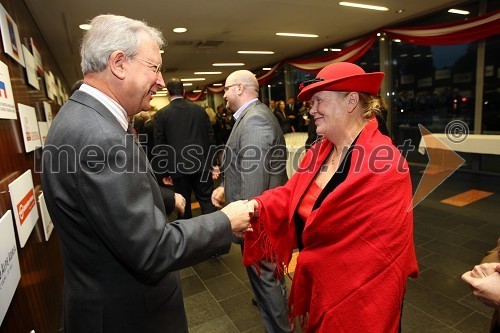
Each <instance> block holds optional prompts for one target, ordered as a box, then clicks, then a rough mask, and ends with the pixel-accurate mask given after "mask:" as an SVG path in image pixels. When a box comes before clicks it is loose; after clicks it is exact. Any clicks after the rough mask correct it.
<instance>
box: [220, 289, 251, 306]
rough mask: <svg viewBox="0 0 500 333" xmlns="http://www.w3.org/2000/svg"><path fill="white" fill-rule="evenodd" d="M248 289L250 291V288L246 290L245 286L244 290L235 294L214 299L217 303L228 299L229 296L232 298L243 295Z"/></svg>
mask: <svg viewBox="0 0 500 333" xmlns="http://www.w3.org/2000/svg"><path fill="white" fill-rule="evenodd" d="M245 288H246V286H245ZM249 291H250V290H248V288H247V290H245V291H242V292H240V293H237V294H234V295H231V296H229V297H226V298H224V299H221V300H217V299H215V301H216V302H217V303H220V302H224V301H226V300H228V299H230V298H233V297H236V296H240V295H243V294H244V293H246V292H249Z"/></svg>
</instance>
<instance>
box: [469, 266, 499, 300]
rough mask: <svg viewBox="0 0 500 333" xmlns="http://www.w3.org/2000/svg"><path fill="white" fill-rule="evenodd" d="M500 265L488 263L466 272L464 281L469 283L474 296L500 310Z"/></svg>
mask: <svg viewBox="0 0 500 333" xmlns="http://www.w3.org/2000/svg"><path fill="white" fill-rule="evenodd" d="M498 271H500V264H498V263H487V264H481V265H477V266H475V267H474V269H473V270H472V271H468V272H465V273H464V274H463V275H462V280H464V281H465V282H467V283H468V284H469V285H470V287H471V289H472V292H473V293H474V296H476V297H477V299H479V300H480V301H481V302H483V303H484V304H486V305H488V306H491V307H493V308H496V309H498V308H500V273H498Z"/></svg>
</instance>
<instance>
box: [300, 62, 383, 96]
mask: <svg viewBox="0 0 500 333" xmlns="http://www.w3.org/2000/svg"><path fill="white" fill-rule="evenodd" d="M383 79H384V73H382V72H373V73H366V72H365V71H364V70H363V68H361V67H359V66H358V65H355V64H352V63H350V62H336V63H333V64H330V65H328V66H326V67H324V68H323V69H322V70H320V71H319V73H318V75H317V76H316V78H315V79H313V80H309V81H305V82H303V83H302V84H301V87H300V88H299V89H300V93H299V95H298V96H297V99H298V100H299V101H308V100H310V99H311V97H312V95H314V94H315V93H317V92H318V91H355V92H364V93H368V94H370V95H372V96H376V95H377V94H378V92H379V90H380V86H381V85H382V80H383Z"/></svg>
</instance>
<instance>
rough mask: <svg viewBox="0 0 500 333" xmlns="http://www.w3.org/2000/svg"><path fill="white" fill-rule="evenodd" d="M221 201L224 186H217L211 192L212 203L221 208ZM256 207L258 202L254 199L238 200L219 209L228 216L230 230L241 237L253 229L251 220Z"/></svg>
mask: <svg viewBox="0 0 500 333" xmlns="http://www.w3.org/2000/svg"><path fill="white" fill-rule="evenodd" d="M223 201H224V188H223V187H219V188H217V189H215V190H214V192H213V193H212V203H213V204H214V205H215V207H217V208H222V202H223ZM257 208H258V204H257V201H255V200H251V201H248V200H238V201H235V202H231V203H230V204H229V205H227V206H226V207H224V208H222V209H221V211H222V212H223V213H224V214H226V215H227V217H228V218H229V221H230V222H231V230H232V231H233V233H234V234H235V235H236V237H238V238H243V237H244V234H245V232H251V231H253V229H252V223H251V221H252V219H253V218H254V217H257Z"/></svg>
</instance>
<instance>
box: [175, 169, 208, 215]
mask: <svg viewBox="0 0 500 333" xmlns="http://www.w3.org/2000/svg"><path fill="white" fill-rule="evenodd" d="M172 181H173V183H174V191H175V192H177V193H179V194H182V196H183V197H184V198H185V199H186V209H185V211H184V215H183V216H179V218H184V219H189V218H191V217H193V214H192V212H191V194H192V193H193V192H194V195H195V197H196V200H198V202H199V203H200V208H201V213H202V214H209V213H213V212H215V211H217V208H215V206H214V205H213V204H212V200H211V197H212V191H213V187H214V186H213V185H214V183H213V181H212V176H211V174H210V172H208V173H201V172H200V173H195V174H191V175H182V176H181V177H176V178H175V179H172Z"/></svg>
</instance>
